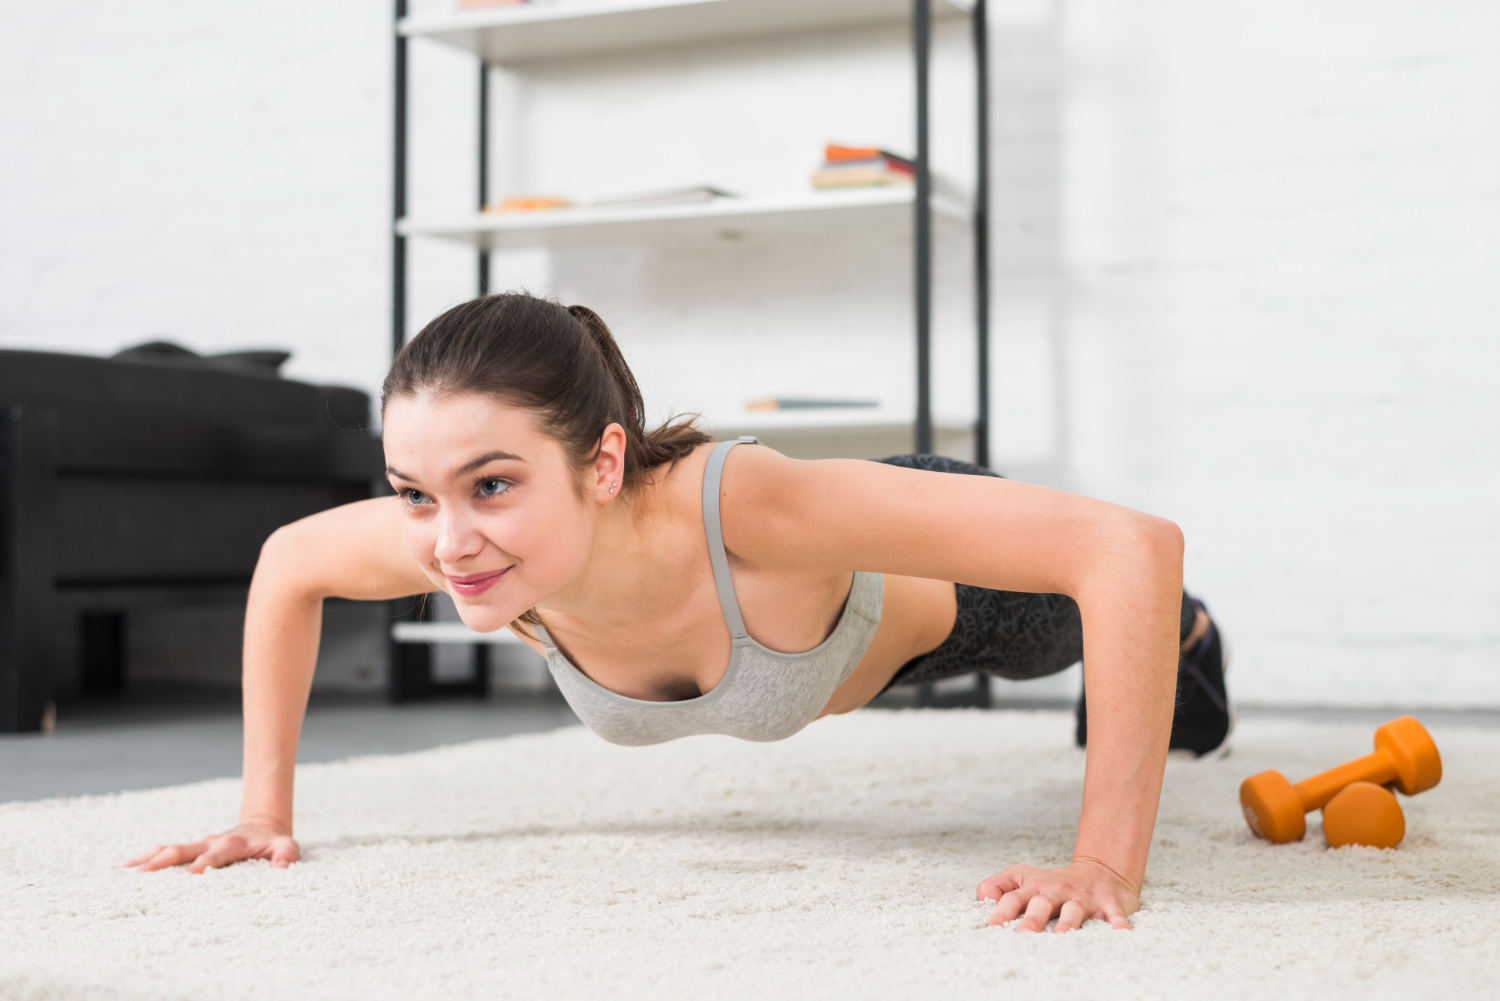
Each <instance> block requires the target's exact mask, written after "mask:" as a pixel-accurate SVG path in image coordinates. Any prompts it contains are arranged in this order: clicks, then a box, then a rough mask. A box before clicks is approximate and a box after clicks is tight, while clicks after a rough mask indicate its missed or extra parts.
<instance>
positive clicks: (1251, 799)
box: [1240, 716, 1443, 844]
mask: <svg viewBox="0 0 1500 1001" xmlns="http://www.w3.org/2000/svg"><path fill="white" fill-rule="evenodd" d="M1442 777H1443V760H1442V758H1440V757H1439V756H1438V749H1437V745H1436V744H1434V743H1433V742H1432V737H1431V736H1430V735H1429V734H1428V733H1427V730H1426V729H1425V728H1424V727H1423V726H1422V724H1421V723H1418V722H1417V721H1416V720H1414V719H1412V718H1411V717H1410V716H1402V717H1401V718H1400V719H1393V720H1391V721H1390V722H1389V723H1386V724H1383V725H1382V726H1380V727H1379V728H1377V729H1376V731H1375V753H1374V754H1367V755H1365V756H1364V757H1363V758H1356V759H1355V760H1353V761H1350V762H1348V763H1347V764H1342V765H1339V766H1338V767H1337V768H1331V769H1329V770H1328V771H1326V772H1324V773H1323V774H1321V775H1314V776H1313V777H1312V778H1310V779H1303V780H1302V781H1301V782H1298V783H1297V784H1296V785H1292V784H1291V783H1290V782H1288V781H1287V780H1286V776H1284V775H1282V774H1281V773H1280V772H1277V771H1269V772H1261V773H1260V774H1259V775H1252V776H1250V777H1249V778H1248V779H1246V780H1245V781H1244V782H1243V783H1242V784H1241V785H1240V805H1241V806H1242V807H1244V810H1245V820H1247V821H1248V822H1249V823H1250V829H1251V830H1252V831H1254V832H1255V833H1256V834H1258V835H1260V836H1261V837H1263V838H1265V839H1266V840H1267V841H1274V842H1275V843H1277V844H1283V843H1285V842H1288V841H1298V840H1301V838H1302V835H1304V834H1306V833H1307V817H1306V816H1305V814H1307V813H1308V812H1309V811H1312V810H1318V809H1322V808H1323V807H1326V806H1328V805H1329V803H1330V801H1332V800H1333V798H1334V797H1335V796H1337V795H1338V794H1339V793H1341V792H1343V791H1344V789H1345V788H1347V787H1348V786H1350V785H1352V784H1353V783H1356V782H1365V783H1370V784H1373V785H1375V786H1377V787H1379V786H1383V785H1386V784H1387V783H1394V784H1395V786H1396V788H1397V789H1399V790H1401V791H1402V792H1403V793H1405V794H1406V795H1408V796H1415V795H1416V794H1417V793H1419V792H1423V791H1425V790H1427V789H1431V788H1432V787H1433V786H1435V785H1437V784H1438V780H1440V779H1441V778H1442ZM1360 795H1361V796H1367V795H1368V794H1360ZM1391 800H1392V802H1393V803H1394V800H1395V797H1394V796H1392V797H1391ZM1359 801H1361V802H1364V801H1366V800H1359ZM1352 802H1353V801H1351V805H1352ZM1396 809H1397V810H1400V805H1399V804H1397V805H1396ZM1340 812H1342V811H1335V813H1336V814H1338V813H1340ZM1325 816H1326V815H1325ZM1325 826H1326V824H1325ZM1336 826H1337V825H1336ZM1401 827H1402V832H1403V833H1404V832H1405V821H1404V820H1403V821H1402V825H1401ZM1397 840H1398V841H1399V840H1400V839H1399V838H1398V839H1397ZM1359 843H1361V844H1363V843H1366V842H1359Z"/></svg>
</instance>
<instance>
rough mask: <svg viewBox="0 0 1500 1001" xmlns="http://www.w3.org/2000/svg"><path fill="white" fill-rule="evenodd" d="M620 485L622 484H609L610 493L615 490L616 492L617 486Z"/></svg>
mask: <svg viewBox="0 0 1500 1001" xmlns="http://www.w3.org/2000/svg"><path fill="white" fill-rule="evenodd" d="M619 485H620V484H619V483H611V484H610V485H609V492H610V493H614V492H615V487H617V486H619Z"/></svg>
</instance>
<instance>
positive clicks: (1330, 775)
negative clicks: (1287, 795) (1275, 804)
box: [1292, 751, 1396, 812]
mask: <svg viewBox="0 0 1500 1001" xmlns="http://www.w3.org/2000/svg"><path fill="white" fill-rule="evenodd" d="M1395 778H1396V763H1395V762H1393V761H1392V760H1391V756H1390V755H1389V754H1386V753H1385V752H1384V751H1376V752H1375V753H1374V754H1366V755H1365V756H1364V757H1363V758H1355V759H1354V760H1353V761H1348V762H1345V763H1344V764H1342V765H1339V766H1338V767H1337V768H1330V769H1328V771H1326V772H1323V773H1322V774H1320V775H1314V776H1313V777H1312V778H1309V779H1303V780H1302V781H1301V782H1298V783H1297V784H1296V785H1295V786H1293V787H1292V788H1293V789H1295V790H1297V795H1298V797H1300V798H1301V800H1302V809H1303V810H1304V811H1308V812H1311V811H1313V810H1321V809H1322V808H1323V807H1324V806H1327V805H1328V801H1329V800H1331V799H1333V797H1335V796H1337V795H1338V794H1339V793H1340V792H1341V791H1342V790H1343V789H1344V787H1345V786H1348V785H1349V784H1350V783H1353V782H1373V783H1375V784H1376V785H1378V786H1383V785H1385V784H1386V783H1387V782H1390V781H1392V780H1394V779H1395Z"/></svg>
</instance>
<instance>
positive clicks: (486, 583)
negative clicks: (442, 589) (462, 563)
mask: <svg viewBox="0 0 1500 1001" xmlns="http://www.w3.org/2000/svg"><path fill="white" fill-rule="evenodd" d="M509 571H510V567H505V568H504V569H502V570H490V571H487V572H485V573H471V574H463V575H461V576H454V575H453V574H447V575H446V576H447V578H448V584H449V585H450V586H451V587H452V588H453V593H454V594H455V595H462V596H463V597H465V598H477V597H479V596H480V595H481V594H483V593H484V592H486V591H488V590H489V589H490V588H492V587H494V586H495V585H496V584H497V583H499V582H500V578H501V577H504V576H505V575H506V573H508V572H509Z"/></svg>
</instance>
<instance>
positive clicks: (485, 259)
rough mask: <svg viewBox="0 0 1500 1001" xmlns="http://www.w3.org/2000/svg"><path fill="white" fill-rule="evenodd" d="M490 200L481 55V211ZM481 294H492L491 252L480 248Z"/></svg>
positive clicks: (486, 83) (486, 82) (486, 73)
mask: <svg viewBox="0 0 1500 1001" xmlns="http://www.w3.org/2000/svg"><path fill="white" fill-rule="evenodd" d="M489 202H490V64H489V63H487V62H485V61H484V57H483V56H480V57H479V211H481V212H483V211H484V207H485V206H486V205H488V204H489ZM479 294H480V295H489V294H490V252H489V251H488V250H486V249H485V248H484V247H483V246H480V248H479Z"/></svg>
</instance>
